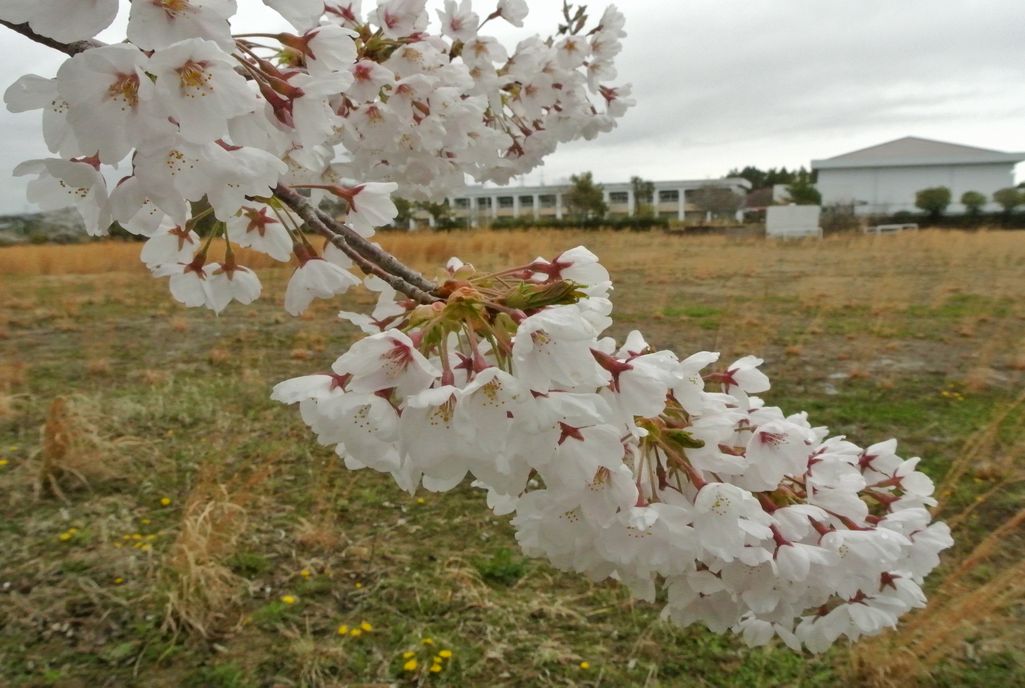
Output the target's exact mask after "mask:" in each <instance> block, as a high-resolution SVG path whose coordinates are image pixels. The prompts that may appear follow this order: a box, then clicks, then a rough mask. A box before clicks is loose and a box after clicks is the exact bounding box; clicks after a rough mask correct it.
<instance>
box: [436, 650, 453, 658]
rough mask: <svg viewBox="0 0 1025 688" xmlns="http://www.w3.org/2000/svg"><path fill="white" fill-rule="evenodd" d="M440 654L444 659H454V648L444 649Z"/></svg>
mask: <svg viewBox="0 0 1025 688" xmlns="http://www.w3.org/2000/svg"><path fill="white" fill-rule="evenodd" d="M438 656H439V657H441V658H442V659H452V650H442V651H441V652H439V653H438Z"/></svg>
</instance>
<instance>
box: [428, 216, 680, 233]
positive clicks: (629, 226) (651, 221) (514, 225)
mask: <svg viewBox="0 0 1025 688" xmlns="http://www.w3.org/2000/svg"><path fill="white" fill-rule="evenodd" d="M489 226H490V227H491V229H615V230H634V231H642V230H648V229H669V220H668V218H660V217H640V216H635V217H611V218H608V217H607V218H591V219H569V218H565V219H562V220H559V219H556V218H537V219H535V218H533V217H498V218H495V219H493V220H492V221H491V223H490V225H489ZM436 229H442V230H458V229H471V228H470V227H467V225H466V221H465V220H457V219H453V218H444V219H442V220H440V221H439V222H438V224H437V227H436Z"/></svg>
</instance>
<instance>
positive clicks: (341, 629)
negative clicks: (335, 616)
mask: <svg viewBox="0 0 1025 688" xmlns="http://www.w3.org/2000/svg"><path fill="white" fill-rule="evenodd" d="M338 635H349V626H348V624H342V625H341V626H339V627H338Z"/></svg>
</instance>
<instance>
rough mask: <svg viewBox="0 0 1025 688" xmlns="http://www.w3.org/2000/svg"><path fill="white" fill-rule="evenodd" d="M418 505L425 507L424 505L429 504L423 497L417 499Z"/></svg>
mask: <svg viewBox="0 0 1025 688" xmlns="http://www.w3.org/2000/svg"><path fill="white" fill-rule="evenodd" d="M416 503H417V504H419V505H420V506H423V505H424V504H426V503H427V500H426V499H424V498H423V497H417V498H416Z"/></svg>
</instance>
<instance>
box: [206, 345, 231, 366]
mask: <svg viewBox="0 0 1025 688" xmlns="http://www.w3.org/2000/svg"><path fill="white" fill-rule="evenodd" d="M207 360H209V361H210V365H214V366H217V365H224V364H225V363H227V362H228V361H230V360H231V352H230V351H228V350H227V349H222V348H221V347H219V346H218V347H214V348H213V349H210V351H209V352H208V353H207Z"/></svg>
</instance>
